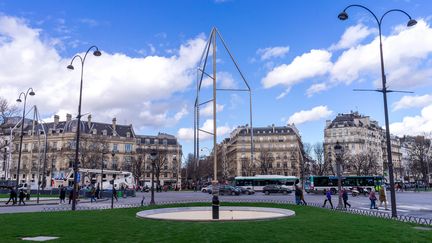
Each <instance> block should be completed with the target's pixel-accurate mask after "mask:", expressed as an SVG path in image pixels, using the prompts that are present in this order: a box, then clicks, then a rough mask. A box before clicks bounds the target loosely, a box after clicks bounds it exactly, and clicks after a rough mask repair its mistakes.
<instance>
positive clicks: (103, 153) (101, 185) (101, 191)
mask: <svg viewBox="0 0 432 243" xmlns="http://www.w3.org/2000/svg"><path fill="white" fill-rule="evenodd" d="M107 153H108V152H107V151H106V150H104V149H102V161H101V180H100V192H99V193H100V194H99V195H98V196H99V198H102V196H103V170H104V165H105V164H104V155H105V154H107ZM113 153H114V152H113ZM114 155H115V154H114Z"/></svg>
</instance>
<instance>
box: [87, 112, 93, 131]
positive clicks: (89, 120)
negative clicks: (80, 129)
mask: <svg viewBox="0 0 432 243" xmlns="http://www.w3.org/2000/svg"><path fill="white" fill-rule="evenodd" d="M91 118H92V117H91V115H88V116H87V124H88V127H89V128H90V127H91Z"/></svg>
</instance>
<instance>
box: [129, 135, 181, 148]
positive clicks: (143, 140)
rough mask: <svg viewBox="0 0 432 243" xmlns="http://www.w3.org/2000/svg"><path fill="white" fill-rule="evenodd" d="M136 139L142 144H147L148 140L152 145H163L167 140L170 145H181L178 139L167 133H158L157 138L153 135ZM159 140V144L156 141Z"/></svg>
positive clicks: (137, 136) (139, 136) (138, 136)
mask: <svg viewBox="0 0 432 243" xmlns="http://www.w3.org/2000/svg"><path fill="white" fill-rule="evenodd" d="M136 138H137V139H138V140H139V142H140V143H141V144H146V140H147V141H149V143H150V144H160V145H163V141H164V140H166V141H167V144H168V145H179V143H178V141H177V138H176V137H175V136H173V135H171V134H167V133H158V135H157V136H151V135H136ZM156 140H157V143H155V141H156Z"/></svg>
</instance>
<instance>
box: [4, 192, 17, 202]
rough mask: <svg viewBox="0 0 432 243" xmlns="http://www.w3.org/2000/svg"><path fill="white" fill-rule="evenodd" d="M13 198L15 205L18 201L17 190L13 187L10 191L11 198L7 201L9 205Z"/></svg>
mask: <svg viewBox="0 0 432 243" xmlns="http://www.w3.org/2000/svg"><path fill="white" fill-rule="evenodd" d="M11 200H12V205H15V204H16V203H17V192H16V191H15V189H13V188H11V189H10V191H9V200H8V201H7V202H6V205H8V204H9V202H10V201H11Z"/></svg>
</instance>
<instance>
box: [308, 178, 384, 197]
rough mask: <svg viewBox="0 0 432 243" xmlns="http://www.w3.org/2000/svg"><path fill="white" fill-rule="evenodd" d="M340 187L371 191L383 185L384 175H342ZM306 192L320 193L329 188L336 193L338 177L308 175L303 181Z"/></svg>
mask: <svg viewBox="0 0 432 243" xmlns="http://www.w3.org/2000/svg"><path fill="white" fill-rule="evenodd" d="M341 179H342V188H344V189H347V190H352V189H360V190H367V191H371V190H372V189H375V190H378V188H379V187H380V186H381V185H383V183H384V180H385V179H384V177H382V176H342V177H341ZM305 189H306V192H308V193H309V192H315V193H317V192H318V193H321V192H323V191H324V189H325V190H330V191H331V192H332V193H333V194H336V193H337V189H338V177H337V176H310V177H309V178H308V179H307V181H306V183H305Z"/></svg>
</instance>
